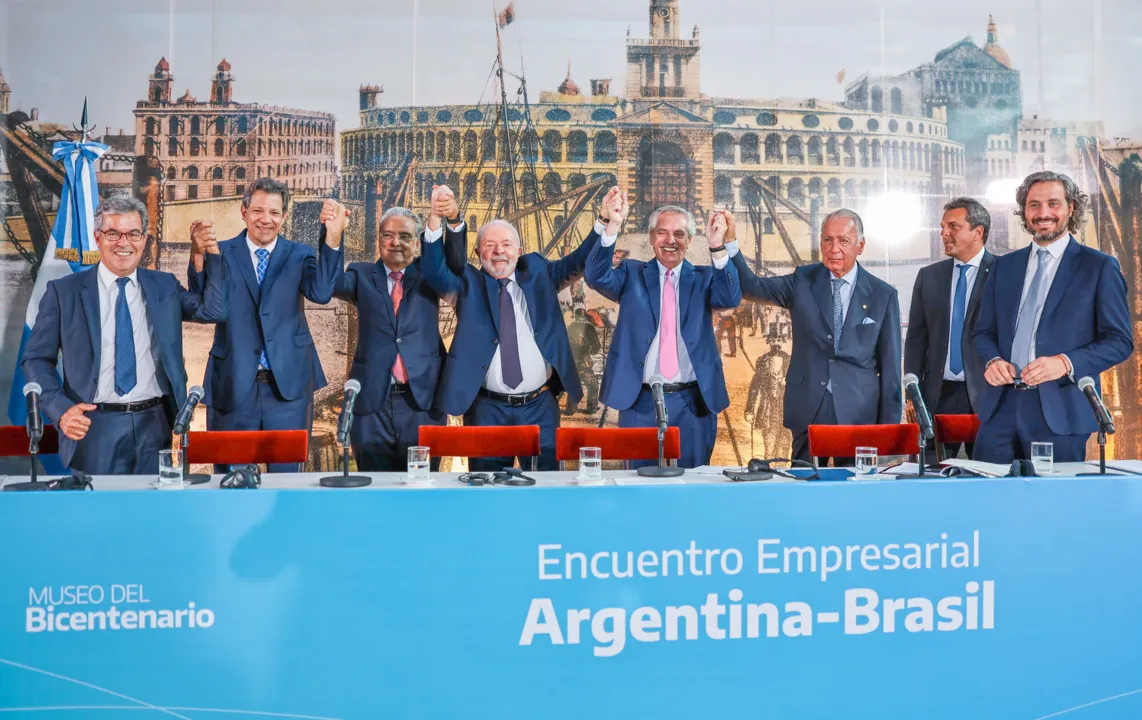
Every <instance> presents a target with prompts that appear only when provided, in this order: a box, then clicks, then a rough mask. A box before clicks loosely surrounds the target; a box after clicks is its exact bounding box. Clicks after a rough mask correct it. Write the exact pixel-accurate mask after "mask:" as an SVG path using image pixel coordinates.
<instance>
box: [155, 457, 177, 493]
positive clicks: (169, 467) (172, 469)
mask: <svg viewBox="0 0 1142 720" xmlns="http://www.w3.org/2000/svg"><path fill="white" fill-rule="evenodd" d="M179 456H180V452H179V451H178V450H159V487H160V488H175V487H182V465H181V464H180V462H179V459H180V458H179Z"/></svg>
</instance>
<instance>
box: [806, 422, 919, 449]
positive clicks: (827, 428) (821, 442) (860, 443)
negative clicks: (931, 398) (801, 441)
mask: <svg viewBox="0 0 1142 720" xmlns="http://www.w3.org/2000/svg"><path fill="white" fill-rule="evenodd" d="M858 447H874V448H876V452H877V455H915V454H916V453H917V452H919V451H920V426H919V425H915V424H912V423H905V424H900V425H810V426H809V454H810V455H812V456H813V457H853V456H854V455H856V449H857V448H858Z"/></svg>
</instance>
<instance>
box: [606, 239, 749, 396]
mask: <svg viewBox="0 0 1142 720" xmlns="http://www.w3.org/2000/svg"><path fill="white" fill-rule="evenodd" d="M617 244H618V243H614V244H612V245H610V246H609V247H603V246H602V245H601V244H600V245H598V246H596V247H595V249H594V251H592V252H591V257H590V259H589V260H588V261H587V274H586V280H587V285H588V286H589V287H590V288H591V289H593V290H595V291H596V292H598V293H599V294H600V295H602V296H603V297H605V298H607V299H608V300H611V301H613V302H617V303H618V304H619V320H618V325H617V326H616V327H615V334H614V337H613V338H612V339H611V347H610V350H609V351H608V352H607V367H606V369H605V370H604V371H603V384H602V386H601V388H600V390H599V400H600V401H601V402H602V403H603V404H604V405H606V406H607V407H612V408H614V409H616V410H627V409H629V408H630V407H631V406H632V405H634V404H635V401H636V400H638V394H639V392H641V391H642V381H643V373H644V371H645V367H644V365H645V362H646V353H647V352H648V351H649V350H650V346H651V343H653V342H654V336H655V335H657V334H658V321H659V318H660V313H661V310H662V308H661V304H662V291H661V286H660V285H659V282H658V270H659V268H658V261H657V260H650V261H643V260H623V261H622V262H621V263H620V264H619V266H618V267H613V260H614V256H615V245H617ZM741 299H742V289H741V285H740V284H739V282H738V274H737V270H736V269H735V268H734V266H733V263H727V264H726V267H725V268H723V269H721V270H717V269H715V268H714V267H711V266H703V267H695V266H694V265H692V264H691V263H690V261H688V260H683V261H682V265H681V271H680V272H679V274H678V311H679V316H680V318H679V321H678V323H679V327H680V328H681V331H682V342H684V343H685V344H686V354H687V355H689V357H690V363H691V365H693V366H694V374H695V375H697V377H698V388H699V390H701V392H702V400H703V401H705V403H706V407H708V408H709V409H710V410H711V411H712V412H714V413H720V412H721V411H723V410H725V409H726V408H727V407H729V404H730V398H729V395H727V394H726V377H725V374H724V373H723V372H722V356H721V354H720V353H719V352H718V343H717V342H716V341H715V340H714V311H715V310H727V309H730V308H735V307H737V306H738V305H739V304H740V303H741Z"/></svg>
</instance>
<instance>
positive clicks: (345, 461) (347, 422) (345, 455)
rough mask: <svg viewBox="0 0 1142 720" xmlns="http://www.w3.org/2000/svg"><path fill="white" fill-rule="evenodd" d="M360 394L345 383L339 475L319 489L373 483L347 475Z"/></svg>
mask: <svg viewBox="0 0 1142 720" xmlns="http://www.w3.org/2000/svg"><path fill="white" fill-rule="evenodd" d="M322 227H323V228H324V226H322ZM360 392H361V381H360V380H349V381H348V382H346V383H345V399H344V400H343V401H342V402H341V416H340V417H338V418H337V443H338V444H339V445H340V446H341V474H340V475H328V476H326V477H323V478H321V479H320V480H319V481H318V483H319V484H320V485H321V487H335V488H354V487H364V486H366V485H370V484H372V482H373V479H372V478H370V477H369V476H367V475H350V474H349V430H350V428H352V427H353V405H354V404H355V403H356V402H357V395H358V394H359V393H360Z"/></svg>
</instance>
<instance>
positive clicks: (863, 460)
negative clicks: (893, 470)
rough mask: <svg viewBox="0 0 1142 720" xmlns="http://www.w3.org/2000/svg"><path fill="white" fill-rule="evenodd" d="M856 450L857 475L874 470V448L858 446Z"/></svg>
mask: <svg viewBox="0 0 1142 720" xmlns="http://www.w3.org/2000/svg"><path fill="white" fill-rule="evenodd" d="M856 450H857V452H856V472H857V474H858V475H868V474H870V473H874V472H876V448H874V447H858V448H857V449H856Z"/></svg>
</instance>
